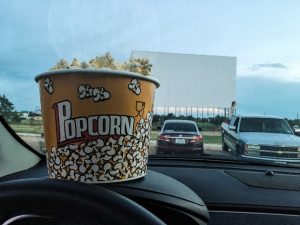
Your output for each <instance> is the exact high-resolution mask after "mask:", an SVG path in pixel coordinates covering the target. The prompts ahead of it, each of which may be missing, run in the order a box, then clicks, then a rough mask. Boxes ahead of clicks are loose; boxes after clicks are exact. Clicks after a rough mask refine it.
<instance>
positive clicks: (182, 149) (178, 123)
mask: <svg viewBox="0 0 300 225" xmlns="http://www.w3.org/2000/svg"><path fill="white" fill-rule="evenodd" d="M200 130H201V129H200ZM173 153H192V154H195V153H203V137H202V135H201V133H200V132H199V128H198V127H197V124H196V123H195V122H193V121H189V120H166V121H165V122H164V125H163V127H162V129H161V132H160V134H159V136H158V140H157V154H173Z"/></svg>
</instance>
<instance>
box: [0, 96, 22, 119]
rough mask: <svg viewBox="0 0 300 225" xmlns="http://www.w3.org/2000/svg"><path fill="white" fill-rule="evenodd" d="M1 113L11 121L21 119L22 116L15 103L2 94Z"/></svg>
mask: <svg viewBox="0 0 300 225" xmlns="http://www.w3.org/2000/svg"><path fill="white" fill-rule="evenodd" d="M0 115H1V116H3V117H4V118H5V119H6V120H8V121H10V122H11V121H20V116H19V114H18V113H17V112H16V111H15V107H14V104H13V103H11V102H10V101H9V99H8V98H6V96H5V95H2V96H1V95H0Z"/></svg>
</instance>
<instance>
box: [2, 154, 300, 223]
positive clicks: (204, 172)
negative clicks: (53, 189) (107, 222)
mask: <svg viewBox="0 0 300 225" xmlns="http://www.w3.org/2000/svg"><path fill="white" fill-rule="evenodd" d="M149 169H150V170H151V171H156V172H158V173H162V174H165V175H167V176H170V177H171V178H174V179H175V180H178V181H180V182H182V183H183V184H185V185H186V186H187V187H188V188H190V189H191V190H192V191H194V192H195V193H196V194H197V195H199V196H200V197H201V199H202V200H203V202H204V203H205V205H206V206H207V208H208V210H209V212H210V218H211V223H209V224H300V217H299V216H298V215H300V192H299V191H298V189H297V187H298V186H297V185H299V184H298V183H297V181H298V180H299V177H300V169H298V168H288V167H282V166H266V165H259V164H258V165H251V164H243V163H235V162H230V163H229V162H222V161H218V160H215V161H213V160H212V161H209V160H174V159H172V160H171V159H150V160H149ZM267 171H268V172H267ZM270 171H272V174H274V175H273V177H272V178H270V177H269V176H268V175H266V174H270V173H269V172H270ZM266 172H267V173H266ZM151 173H154V172H150V173H149V174H148V175H151ZM236 174H238V176H237V175H236ZM46 175H47V171H46V165H45V163H40V164H39V165H36V166H35V167H34V168H31V169H29V170H26V171H22V172H19V173H16V174H12V175H9V176H6V177H3V178H0V182H1V181H5V180H13V179H22V178H34V177H45V176H46ZM152 175H153V174H152ZM256 176H257V179H256ZM249 177H250V178H251V179H250V178H249ZM270 179H273V180H276V181H274V182H273V181H272V182H269V183H268V182H267V181H270ZM281 181H284V182H285V183H288V182H289V181H290V183H291V185H288V184H285V185H282V184H281V185H278V186H276V182H277V184H278V183H281ZM157 182H161V181H159V180H157ZM261 183H263V184H264V185H263V186H262V185H260V184H261ZM266 184H270V187H268V186H267V187H266ZM148 185H149V184H146V186H148ZM116 186H118V185H116ZM125 186H126V185H125ZM146 186H145V187H144V188H145V189H147V187H146ZM293 188H294V189H293ZM123 191H124V189H123ZM164 191H165V192H168V190H164ZM170 193H172V190H170ZM173 194H174V195H177V196H178V197H179V198H180V193H175V192H174V193H173ZM183 196H184V195H182V196H181V197H183ZM189 196H190V197H188V198H190V199H189V200H192V199H193V198H194V197H193V194H190V195H189ZM191 202H192V201H191ZM197 204H198V205H201V200H200V201H199V200H197ZM233 218H234V219H233ZM266 218H269V219H266ZM276 218H277V219H276ZM284 221H285V222H286V223H285V222H284ZM283 222H284V223H283Z"/></svg>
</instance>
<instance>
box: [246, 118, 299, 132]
mask: <svg viewBox="0 0 300 225" xmlns="http://www.w3.org/2000/svg"><path fill="white" fill-rule="evenodd" d="M240 132H262V133H282V134H292V133H293V131H292V130H291V128H290V127H289V126H288V124H287V123H286V122H285V121H284V120H282V119H266V118H242V120H241V124H240Z"/></svg>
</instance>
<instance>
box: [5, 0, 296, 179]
mask: <svg viewBox="0 0 300 225" xmlns="http://www.w3.org/2000/svg"><path fill="white" fill-rule="evenodd" d="M0 3H1V8H0V33H1V35H0V115H1V116H2V117H3V118H4V119H5V121H6V122H7V123H8V124H9V126H10V127H11V128H12V129H13V130H14V131H15V132H16V133H17V134H18V135H19V136H20V137H21V138H22V139H23V140H25V141H26V142H27V143H28V144H29V145H31V146H32V147H33V148H34V149H36V151H38V152H39V153H41V154H44V155H47V154H50V152H51V149H53V151H54V150H55V151H61V152H63V151H64V148H65V149H72V148H74V149H75V148H76V147H77V149H81V148H82V149H85V148H84V147H86V146H88V147H90V146H92V147H93V146H97V144H98V145H101V146H102V144H103V146H109V148H113V150H112V153H115V154H117V153H119V152H120V149H122V150H124V148H125V147H126V152H130V151H136V149H139V150H140V151H143V152H142V153H141V152H140V153H141V155H143V156H145V158H146V156H147V157H148V155H149V157H150V159H151V158H152V159H153V160H155V159H157V158H169V159H173V158H175V159H178V160H180V159H186V158H193V159H201V160H202V159H207V158H208V159H218V160H219V159H221V160H228V159H231V160H237V161H243V160H244V161H245V160H246V161H247V160H248V159H249V152H251V151H252V152H251V154H252V153H253V152H254V153H253V155H251V159H252V161H253V160H255V161H256V160H257V161H259V162H262V163H267V162H272V163H282V162H284V163H287V164H289V163H292V164H293V165H297V166H299V165H300V163H299V162H300V152H298V151H296V150H295V153H293V154H284V151H289V150H288V149H285V148H284V147H282V148H280V149H281V150H280V151H277V152H275V151H276V149H278V145H279V146H292V147H293V149H298V147H300V137H299V136H300V129H297V126H298V127H299V126H300V120H299V113H300V104H299V90H300V64H299V61H300V49H299V46H300V26H299V24H300V16H299V7H300V1H293V0H287V1H261V0H253V1H247V2H244V1H238V0H229V1H219V0H218V1H217V0H212V1H201V0H192V1H188V2H187V1H181V0H174V1H173V0H172V1H171V0H166V1H159V0H151V1H146V0H145V1H144V0H124V1H116V0H112V1H102V0H100V1H81V0H71V1H60V0H44V1H36V0H28V1H18V0H10V1H1V0H0ZM74 71H75V72H74ZM99 71H100V72H99ZM95 74H98V75H99V76H98V77H97V76H94V75H95ZM103 74H106V75H103ZM37 75H39V76H38V77H36V76H37ZM104 77H106V78H105V79H104ZM35 78H36V79H35ZM117 78H118V79H117ZM119 78H120V79H119ZM255 115H258V116H257V117H255ZM240 118H243V119H241V120H240ZM275 118H276V119H275ZM174 120H175V122H174ZM177 120H179V121H187V120H188V121H193V123H195V124H190V123H182V122H181V123H178V121H177ZM172 121H173V122H172ZM0 128H1V126H0ZM166 131H167V132H169V134H167V135H163V134H162V133H163V132H166ZM171 132H174V133H173V134H171ZM176 132H177V133H176ZM180 132H186V133H185V134H181V133H180ZM188 132H190V133H188ZM193 132H195V133H193ZM196 132H197V133H196ZM241 132H251V134H248V135H251V137H248V136H247V137H246V136H243V135H240V133H241ZM254 133H255V134H254ZM270 133H272V134H274V133H280V134H282V135H277V136H281V137H280V138H278V139H276V140H274V139H272V138H269V137H268V138H267V135H266V134H268V135H269V136H274V135H270ZM0 135H1V134H0ZM285 135H287V136H288V137H287V136H285ZM252 138H254V139H255V140H252ZM250 139H251V141H252V142H250V141H249V140H250ZM95 143H97V144H95ZM251 143H255V144H257V145H264V146H266V145H268V146H271V147H270V150H268V151H273V150H274V154H273V153H272V154H269V155H268V156H266V154H263V153H262V152H261V151H260V149H254V150H253V149H251V151H246V150H247V148H248V146H249V145H250V147H251ZM74 146H75V147H74ZM132 146H133V147H132ZM98 148H99V149H100V147H99V146H98ZM101 148H102V147H101ZM254 148H255V147H254ZM94 149H97V148H96V147H94ZM141 149H142V150H141ZM237 149H238V150H237ZM70 151H71V150H70ZM72 151H73V150H72ZM87 151H91V150H90V149H88V150H87ZM103 151H104V150H103ZM124 151H125V150H124ZM112 153H111V154H112ZM1 154H2V153H1V148H0V155H1ZM51 154H52V155H53V154H54V153H53V152H52V153H51ZM81 154H82V155H85V154H86V153H81ZM120 154H121V153H120ZM70 155H71V154H70ZM110 157H112V156H109V157H107V158H109V159H110ZM118 157H119V156H118ZM138 157H139V158H140V156H138ZM62 158H63V157H62ZM112 158H113V157H112ZM147 159H148V158H147ZM265 159H267V160H265ZM86 161H88V162H90V161H91V159H86ZM0 163H2V162H1V157H0ZM3 165H4V164H3ZM140 165H142V164H140ZM87 168H91V166H89V167H87ZM96 168H97V167H96ZM67 171H69V170H68V169H67ZM118 176H119V177H122V176H123V175H118Z"/></svg>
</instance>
